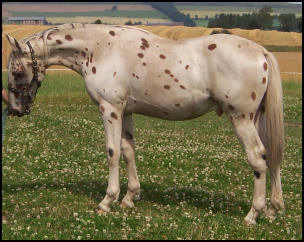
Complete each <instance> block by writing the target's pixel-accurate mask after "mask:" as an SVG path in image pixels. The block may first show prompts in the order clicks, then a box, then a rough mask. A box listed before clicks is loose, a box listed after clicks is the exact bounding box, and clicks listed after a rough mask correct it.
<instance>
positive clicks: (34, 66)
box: [26, 41, 41, 87]
mask: <svg viewBox="0 0 304 242" xmlns="http://www.w3.org/2000/svg"><path fill="white" fill-rule="evenodd" d="M26 44H27V46H28V47H29V49H30V52H31V58H32V70H33V79H32V81H31V84H30V85H32V83H34V82H36V83H37V86H38V87H40V86H41V83H40V82H39V81H38V65H37V60H36V58H35V52H34V49H33V47H32V45H31V43H30V42H29V41H28V42H26Z"/></svg>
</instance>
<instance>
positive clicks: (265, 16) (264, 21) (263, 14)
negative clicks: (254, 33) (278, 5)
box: [257, 6, 273, 29]
mask: <svg viewBox="0 0 304 242" xmlns="http://www.w3.org/2000/svg"><path fill="white" fill-rule="evenodd" d="M272 12H273V11H272V7H270V6H264V7H262V8H261V9H260V10H259V13H258V18H257V22H258V25H259V26H260V28H261V29H271V28H272V21H273V17H272V16H271V15H270V14H271V13H272Z"/></svg>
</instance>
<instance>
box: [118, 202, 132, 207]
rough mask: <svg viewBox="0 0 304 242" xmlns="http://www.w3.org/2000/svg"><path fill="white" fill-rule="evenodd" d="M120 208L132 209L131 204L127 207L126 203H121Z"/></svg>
mask: <svg viewBox="0 0 304 242" xmlns="http://www.w3.org/2000/svg"><path fill="white" fill-rule="evenodd" d="M120 207H121V208H132V207H133V204H131V205H128V204H127V203H126V202H124V201H122V202H121V204H120Z"/></svg>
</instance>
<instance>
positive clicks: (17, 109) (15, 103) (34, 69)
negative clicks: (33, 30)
mask: <svg viewBox="0 0 304 242" xmlns="http://www.w3.org/2000/svg"><path fill="white" fill-rule="evenodd" d="M6 37H7V39H8V41H9V43H10V44H11V46H12V47H13V49H12V52H11V54H10V58H9V62H8V91H9V93H8V96H9V114H12V115H18V116H23V115H25V114H29V113H30V104H31V103H33V102H34V99H35V96H36V93H37V89H38V88H39V87H40V85H41V81H42V80H43V78H44V75H45V65H44V63H43V62H42V61H41V60H39V59H36V57H35V51H34V49H33V47H32V45H31V43H30V42H29V41H27V42H26V43H24V44H23V43H21V42H19V41H17V40H16V39H15V38H13V37H11V36H9V35H6ZM38 65H39V67H38Z"/></svg>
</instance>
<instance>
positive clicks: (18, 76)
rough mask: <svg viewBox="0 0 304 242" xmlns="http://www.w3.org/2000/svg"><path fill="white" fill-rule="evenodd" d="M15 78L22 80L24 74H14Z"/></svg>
mask: <svg viewBox="0 0 304 242" xmlns="http://www.w3.org/2000/svg"><path fill="white" fill-rule="evenodd" d="M13 76H14V77H15V79H20V78H22V77H23V73H20V72H13Z"/></svg>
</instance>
